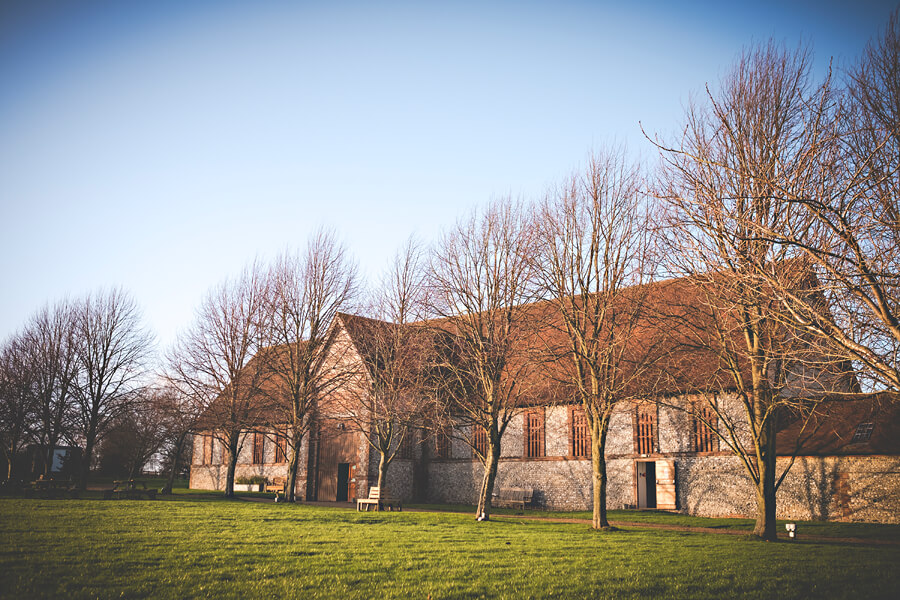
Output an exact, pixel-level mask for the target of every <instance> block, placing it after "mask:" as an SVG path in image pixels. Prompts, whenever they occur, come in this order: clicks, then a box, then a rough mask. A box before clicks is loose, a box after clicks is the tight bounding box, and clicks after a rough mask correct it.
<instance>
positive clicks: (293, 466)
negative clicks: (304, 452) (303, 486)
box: [284, 434, 303, 502]
mask: <svg viewBox="0 0 900 600" xmlns="http://www.w3.org/2000/svg"><path fill="white" fill-rule="evenodd" d="M302 441H303V435H302V434H294V436H293V437H292V439H291V458H290V459H289V460H288V473H287V484H286V485H287V488H286V489H285V490H284V499H285V501H286V502H296V501H297V468H298V467H299V466H300V442H302Z"/></svg>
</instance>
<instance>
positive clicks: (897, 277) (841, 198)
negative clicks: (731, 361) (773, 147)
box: [756, 9, 900, 398]
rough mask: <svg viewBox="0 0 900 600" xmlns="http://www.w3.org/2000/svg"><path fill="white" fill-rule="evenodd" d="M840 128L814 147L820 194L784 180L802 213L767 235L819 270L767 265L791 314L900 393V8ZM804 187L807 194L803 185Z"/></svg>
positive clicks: (855, 81) (860, 73) (861, 370)
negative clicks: (798, 286)
mask: <svg viewBox="0 0 900 600" xmlns="http://www.w3.org/2000/svg"><path fill="white" fill-rule="evenodd" d="M830 116H831V122H832V123H833V127H834V130H835V131H834V134H833V135H832V136H831V137H830V138H829V139H824V140H820V141H819V147H816V148H810V150H811V151H810V152H809V154H810V155H811V156H814V157H817V158H818V159H819V161H820V163H821V164H820V170H821V171H822V172H823V173H827V174H828V177H827V178H823V181H824V183H825V184H826V185H822V186H821V187H820V189H819V190H817V191H818V193H807V192H808V190H802V189H801V190H797V189H794V188H792V187H788V186H782V185H779V186H778V190H777V193H778V194H779V195H780V196H781V197H783V198H784V199H785V201H786V202H788V203H789V204H790V206H791V209H792V210H793V211H796V213H797V218H796V219H795V220H794V221H793V222H787V223H778V224H774V225H772V224H767V223H766V224H757V226H756V229H757V234H758V235H760V236H765V237H768V238H769V239H771V240H772V241H773V242H775V243H778V244H784V245H787V246H789V247H791V248H793V249H794V250H795V251H796V252H797V254H798V255H799V256H801V257H802V260H803V261H804V263H805V264H806V265H807V268H808V270H809V271H810V272H812V273H815V280H814V281H812V285H813V286H814V288H815V292H816V293H815V294H809V293H806V294H798V293H796V291H795V290H792V289H791V288H790V287H789V286H785V285H783V282H782V281H780V280H779V279H778V278H777V277H772V276H770V273H768V272H767V271H765V270H760V272H759V274H760V276H762V277H764V278H765V279H766V281H767V283H768V284H769V285H770V286H771V287H772V289H773V291H774V293H775V294H777V296H778V297H779V299H780V300H781V301H782V304H783V308H784V313H785V321H786V323H787V324H789V325H790V326H791V327H793V328H796V329H798V330H802V331H804V332H805V333H807V334H811V335H812V336H814V337H815V338H816V339H817V340H818V342H819V344H820V346H821V347H822V349H823V352H828V353H831V354H833V355H834V356H835V357H836V358H841V359H846V360H852V361H853V362H854V364H855V365H856V366H857V369H858V370H857V375H858V377H860V379H861V380H862V381H863V387H864V388H865V389H868V390H877V389H884V390H891V391H893V392H894V397H895V398H896V397H897V394H900V362H898V357H900V9H898V10H897V11H895V12H894V13H893V15H892V16H891V18H890V21H889V22H888V24H887V27H886V28H885V30H884V33H883V35H882V36H881V37H880V38H877V39H874V40H872V41H871V42H870V43H869V45H868V46H867V47H866V49H865V51H864V53H863V55H862V58H861V59H860V60H859V62H858V63H857V64H856V65H854V66H853V67H852V68H851V69H850V71H849V73H848V83H847V93H846V98H845V102H844V104H843V106H841V107H840V108H839V109H837V110H835V111H833V113H832V114H831V115H830ZM798 192H799V193H798Z"/></svg>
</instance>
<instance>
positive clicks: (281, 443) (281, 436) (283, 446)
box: [275, 431, 288, 464]
mask: <svg viewBox="0 0 900 600" xmlns="http://www.w3.org/2000/svg"><path fill="white" fill-rule="evenodd" d="M287 442H288V440H287V434H286V433H285V432H283V431H279V432H278V433H276V434H275V462H276V463H278V464H284V463H286V462H287Z"/></svg>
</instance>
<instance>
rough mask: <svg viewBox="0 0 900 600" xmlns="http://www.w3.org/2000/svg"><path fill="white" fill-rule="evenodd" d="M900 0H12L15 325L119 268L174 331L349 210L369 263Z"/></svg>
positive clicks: (7, 158)
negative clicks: (753, 56)
mask: <svg viewBox="0 0 900 600" xmlns="http://www.w3.org/2000/svg"><path fill="white" fill-rule="evenodd" d="M895 6H896V4H895V3H893V2H866V1H862V2H846V3H843V2H828V1H825V2H812V1H806V2H790V1H783V2H773V1H768V0H766V1H763V2H747V3H729V2H698V3H690V2H684V3H679V2H661V1H660V2H631V3H626V2H565V1H562V0H561V1H557V2H444V3H426V2H340V1H335V2H322V3H316V2H291V3H287V2H265V1H263V2H253V3H249V2H248V3H238V2H223V1H218V2H212V1H210V2H185V1H182V2H170V1H166V0H162V1H156V2H91V1H84V2H41V1H40V0H38V1H32V2H25V1H23V2H15V1H11V0H5V1H4V2H2V3H0V256H2V258H0V261H2V262H0V276H2V281H3V286H2V288H3V292H2V294H0V337H5V336H7V335H9V334H11V333H12V332H13V331H15V329H16V328H18V327H19V326H21V324H22V323H23V322H24V321H25V319H26V318H27V317H28V315H29V314H30V313H31V312H33V311H34V310H35V309H37V308H38V307H39V306H41V305H42V304H43V303H44V302H47V301H52V300H54V299H57V298H61V297H63V296H65V295H67V294H68V295H70V296H78V295H81V294H84V293H86V292H88V291H90V290H94V289H97V288H99V287H103V286H105V287H109V286H123V287H125V288H126V289H128V290H130V291H131V292H132V293H133V294H134V296H135V298H136V299H137V301H138V302H139V303H140V304H141V306H142V307H143V311H144V315H145V317H146V320H147V324H148V326H149V327H150V328H151V329H152V330H154V332H155V333H156V334H157V335H158V338H159V341H160V344H161V345H162V346H165V345H166V344H168V343H170V342H171V341H172V340H173V339H174V337H175V334H176V332H177V331H178V330H179V329H181V328H184V327H186V326H188V325H189V324H190V322H191V320H192V318H193V312H194V309H195V307H196V306H197V304H198V303H199V301H200V299H201V297H202V296H203V294H204V293H205V291H206V290H207V289H208V288H209V287H210V286H212V285H214V284H216V283H218V282H219V281H221V280H222V279H224V278H226V277H228V276H231V275H235V274H237V273H238V272H239V271H240V269H241V267H242V266H243V265H245V264H246V263H247V262H249V261H251V260H252V259H253V258H254V257H260V258H262V259H267V258H270V257H272V256H273V255H274V254H275V253H277V252H278V251H279V250H281V249H283V248H285V247H289V246H293V247H297V246H302V245H303V244H304V243H305V240H306V237H307V235H308V233H309V232H310V231H312V230H313V229H315V228H317V227H319V226H320V225H326V226H331V227H333V228H334V229H336V230H337V231H338V233H339V234H340V236H341V237H342V238H343V239H344V240H345V241H346V243H347V244H348V245H349V246H350V247H351V248H352V250H353V252H354V253H355V254H356V256H357V258H358V260H359V263H360V266H361V269H362V272H363V273H364V274H366V275H369V276H376V275H377V274H378V272H379V271H380V269H381V268H383V267H384V266H385V265H386V263H387V262H388V260H389V259H390V257H391V255H392V254H393V253H394V251H395V250H396V248H397V247H398V246H399V245H400V244H401V243H402V242H403V240H404V239H406V238H407V237H408V236H409V235H410V234H412V233H415V234H417V235H418V236H420V237H421V238H423V239H424V240H431V239H433V238H434V237H435V236H436V235H437V234H438V233H439V232H440V231H441V229H442V228H444V227H447V226H449V225H451V224H452V223H453V222H454V221H455V219H456V218H457V217H459V216H460V215H462V214H463V213H465V212H466V211H468V210H469V209H470V208H471V207H473V206H475V205H477V204H480V203H484V202H486V201H488V200H489V199H491V198H492V197H496V196H500V195H505V194H513V195H516V196H522V197H526V198H533V197H536V196H539V195H540V194H541V193H542V192H543V191H544V190H545V189H546V188H547V187H548V186H549V185H551V184H553V183H554V182H556V181H558V180H559V179H560V178H561V177H563V176H565V175H566V174H567V173H569V172H571V171H572V170H573V169H575V168H576V167H577V166H578V164H579V163H581V162H582V161H583V160H584V158H585V156H586V155H587V154H588V153H589V152H590V150H591V149H592V148H597V147H600V146H602V145H604V144H606V143H610V142H618V143H625V144H627V145H628V146H629V149H630V151H631V152H632V153H634V154H635V155H641V156H643V157H644V158H647V159H653V157H654V152H653V149H652V147H651V146H650V144H649V143H648V142H647V141H646V140H645V139H644V137H643V135H642V133H641V131H640V126H639V122H640V123H642V124H643V126H644V128H645V129H646V130H647V131H648V132H649V133H651V134H656V133H659V134H662V135H664V136H665V135H671V133H672V132H673V131H676V130H677V128H678V126H679V123H680V121H681V117H682V114H683V107H684V105H685V104H686V103H687V101H688V100H689V99H690V98H691V97H692V96H696V95H698V94H702V93H703V88H704V85H705V84H707V83H710V84H713V85H714V84H715V82H716V81H717V80H718V78H719V77H720V76H721V75H722V74H723V73H725V72H726V71H727V69H728V68H729V66H730V65H731V64H732V62H733V60H734V59H735V57H736V56H737V55H738V54H739V53H740V51H741V49H742V48H743V47H746V46H747V45H749V44H752V43H754V42H764V41H766V40H768V39H769V38H770V37H774V38H775V39H777V40H781V41H784V42H785V43H787V44H788V45H790V46H794V45H796V44H797V43H800V42H801V41H806V42H808V43H810V44H811V45H812V47H813V49H814V51H815V56H816V69H817V71H818V72H819V73H822V72H824V70H825V69H826V67H827V65H828V63H829V60H831V59H832V58H833V59H834V64H835V65H836V66H838V67H840V66H844V65H846V64H847V63H848V62H849V61H851V60H853V59H854V58H855V57H856V56H857V55H858V53H859V51H860V50H861V49H862V48H863V46H864V45H865V43H866V42H867V40H868V39H869V38H870V37H871V36H873V35H875V34H877V33H879V32H880V31H881V29H882V28H883V26H884V24H885V23H886V20H887V17H888V15H889V14H890V12H891V10H893V8H894V7H895Z"/></svg>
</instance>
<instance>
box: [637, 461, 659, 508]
mask: <svg viewBox="0 0 900 600" xmlns="http://www.w3.org/2000/svg"><path fill="white" fill-rule="evenodd" d="M635 467H636V475H637V506H638V508H656V462H654V461H641V462H638V463H636V464H635Z"/></svg>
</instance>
